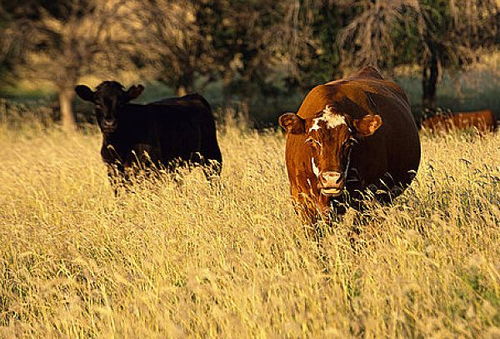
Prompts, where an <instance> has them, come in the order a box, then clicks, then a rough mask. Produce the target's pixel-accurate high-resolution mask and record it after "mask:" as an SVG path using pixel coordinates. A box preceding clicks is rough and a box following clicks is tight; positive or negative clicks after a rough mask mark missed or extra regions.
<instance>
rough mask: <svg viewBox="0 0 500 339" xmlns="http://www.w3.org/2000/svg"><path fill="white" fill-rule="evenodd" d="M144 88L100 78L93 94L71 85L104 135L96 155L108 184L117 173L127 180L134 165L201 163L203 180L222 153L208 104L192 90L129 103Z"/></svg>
mask: <svg viewBox="0 0 500 339" xmlns="http://www.w3.org/2000/svg"><path fill="white" fill-rule="evenodd" d="M143 90H144V87H143V86H141V85H137V86H131V87H130V88H129V89H128V90H124V87H123V85H121V84H120V83H118V82H116V81H104V82H102V83H101V84H100V85H99V86H97V88H96V91H95V92H94V91H92V90H91V89H90V88H88V87H87V86H84V85H79V86H76V88H75V91H76V93H77V94H78V96H79V97H80V98H82V99H83V100H86V101H90V102H92V103H94V105H95V114H96V118H97V122H98V123H99V127H100V129H101V131H102V135H103V143H102V148H101V156H102V159H103V161H104V162H105V163H106V164H107V165H108V169H109V174H110V177H111V178H112V182H113V183H116V181H115V179H117V177H116V176H115V175H116V174H118V179H119V181H120V182H122V183H126V182H127V181H128V179H129V175H130V173H133V172H131V170H132V169H134V168H152V167H164V168H166V169H167V170H170V171H171V170H174V169H175V168H176V167H177V166H179V165H182V164H195V165H203V166H205V167H204V171H205V175H206V176H207V178H210V177H211V176H212V175H218V174H220V171H221V165H222V156H221V152H220V149H219V145H218V143H217V136H216V130H215V122H214V118H213V115H212V111H211V108H210V105H209V104H208V102H207V101H206V100H205V99H204V98H203V97H202V96H201V95H199V94H191V95H186V96H184V97H180V98H171V99H165V100H161V101H158V102H155V103H151V104H146V105H139V104H131V103H129V101H130V100H133V99H135V98H137V97H138V96H139V95H140V94H141V93H142V91H143ZM115 189H116V187H115Z"/></svg>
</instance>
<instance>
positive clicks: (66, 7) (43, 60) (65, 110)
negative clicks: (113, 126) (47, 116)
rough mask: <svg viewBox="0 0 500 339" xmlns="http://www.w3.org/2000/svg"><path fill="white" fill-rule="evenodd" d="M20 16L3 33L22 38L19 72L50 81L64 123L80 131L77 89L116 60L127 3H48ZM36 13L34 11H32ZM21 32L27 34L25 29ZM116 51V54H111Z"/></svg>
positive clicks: (27, 9) (85, 0)
mask: <svg viewBox="0 0 500 339" xmlns="http://www.w3.org/2000/svg"><path fill="white" fill-rule="evenodd" d="M49 3H50V6H51V7H44V6H43V4H38V6H34V7H30V6H28V7H25V8H24V11H20V12H19V13H17V15H16V18H15V19H14V20H13V21H12V23H11V25H9V27H8V29H7V32H6V33H4V34H15V33H16V32H18V31H22V32H24V34H23V35H22V43H23V53H20V55H19V59H18V60H17V64H16V67H15V72H16V73H17V74H18V75H19V76H20V77H23V78H25V79H33V80H45V81H47V82H48V83H50V84H52V85H53V86H55V88H56V89H57V91H58V97H59V105H60V111H61V123H62V127H63V129H65V130H73V129H75V127H76V124H75V118H74V115H73V110H72V101H73V98H74V86H75V85H76V84H77V82H78V80H79V79H80V77H81V76H82V75H85V74H88V73H90V72H91V71H93V70H95V69H96V65H97V64H102V63H106V62H109V61H110V58H112V57H113V61H112V62H113V63H115V62H116V60H117V58H115V57H116V55H117V54H115V53H116V52H117V48H118V46H119V45H120V42H121V40H120V39H121V38H122V37H120V36H119V35H118V34H116V33H115V34H113V32H112V29H113V25H112V23H113V22H115V20H117V19H118V18H119V17H120V16H122V15H124V13H123V12H120V10H121V9H122V8H123V1H111V2H108V3H102V2H100V1H97V0H71V1H65V2H60V3H54V2H52V3H51V2H49ZM33 8H34V9H33ZM21 28H22V29H21ZM111 52H113V54H112V55H111Z"/></svg>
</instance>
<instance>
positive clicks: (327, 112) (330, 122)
mask: <svg viewBox="0 0 500 339" xmlns="http://www.w3.org/2000/svg"><path fill="white" fill-rule="evenodd" d="M313 121H314V124H313V125H312V126H311V128H309V132H311V131H317V130H318V129H319V128H320V127H319V123H320V122H321V121H324V122H326V127H327V128H335V127H337V126H340V125H347V123H346V122H345V118H344V116H343V115H340V114H337V113H335V112H334V111H333V107H332V106H330V105H326V106H325V109H324V110H323V114H322V115H321V116H320V117H319V118H316V119H314V120H313Z"/></svg>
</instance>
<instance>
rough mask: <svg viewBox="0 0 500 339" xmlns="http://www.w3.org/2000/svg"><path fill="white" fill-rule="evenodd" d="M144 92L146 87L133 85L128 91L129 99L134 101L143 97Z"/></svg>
mask: <svg viewBox="0 0 500 339" xmlns="http://www.w3.org/2000/svg"><path fill="white" fill-rule="evenodd" d="M142 91H144V86H142V85H133V86H130V88H129V89H128V91H127V99H128V100H133V99H135V98H137V97H138V96H139V95H141V93H142Z"/></svg>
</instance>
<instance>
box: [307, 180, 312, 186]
mask: <svg viewBox="0 0 500 339" xmlns="http://www.w3.org/2000/svg"><path fill="white" fill-rule="evenodd" d="M307 184H308V185H309V188H311V187H312V184H311V180H310V179H307Z"/></svg>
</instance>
